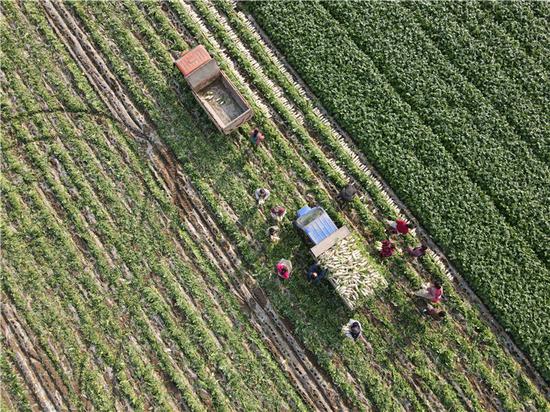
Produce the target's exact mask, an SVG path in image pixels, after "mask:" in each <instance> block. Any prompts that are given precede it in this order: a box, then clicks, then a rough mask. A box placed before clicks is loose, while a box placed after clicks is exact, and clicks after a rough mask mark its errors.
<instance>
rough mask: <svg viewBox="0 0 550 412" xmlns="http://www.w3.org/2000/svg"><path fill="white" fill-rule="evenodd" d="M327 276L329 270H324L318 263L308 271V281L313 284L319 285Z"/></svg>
mask: <svg viewBox="0 0 550 412" xmlns="http://www.w3.org/2000/svg"><path fill="white" fill-rule="evenodd" d="M326 275H327V270H326V269H323V268H322V267H321V266H320V265H318V264H317V263H314V264H313V265H311V266H310V267H309V269H308V270H307V280H308V281H310V282H312V283H315V284H317V283H319V282H320V281H321V279H323V278H324V277H325V276H326Z"/></svg>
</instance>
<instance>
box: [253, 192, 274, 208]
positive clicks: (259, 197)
mask: <svg viewBox="0 0 550 412" xmlns="http://www.w3.org/2000/svg"><path fill="white" fill-rule="evenodd" d="M270 194H271V193H269V190H267V189H264V188H260V189H256V191H255V192H254V197H255V198H256V202H257V203H258V206H261V205H263V204H264V203H265V201H266V200H267V199H269V195H270Z"/></svg>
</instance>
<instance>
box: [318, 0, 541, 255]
mask: <svg viewBox="0 0 550 412" xmlns="http://www.w3.org/2000/svg"><path fill="white" fill-rule="evenodd" d="M323 5H324V6H325V7H326V8H327V9H328V10H329V11H330V13H331V15H332V16H333V17H335V18H336V19H337V20H338V21H339V22H340V24H341V25H342V26H344V27H346V30H347V32H348V33H349V35H350V37H351V39H353V41H354V42H355V44H357V45H358V47H359V48H360V49H361V50H362V51H363V52H364V53H365V54H366V55H367V56H369V58H371V59H372V60H373V62H374V63H375V65H376V67H377V69H378V70H379V71H380V72H381V73H382V74H383V75H384V76H385V78H386V79H388V81H389V82H390V83H391V85H392V87H393V88H394V90H396V92H397V93H399V95H400V96H401V98H402V99H403V100H404V101H405V102H407V103H408V104H409V105H410V106H411V107H412V108H413V109H414V111H415V112H416V113H418V115H419V116H420V118H421V120H422V122H423V123H424V124H425V125H427V126H428V127H429V128H430V129H431V130H432V131H433V132H434V134H435V136H436V137H437V138H438V140H439V141H440V142H441V143H442V144H443V145H444V146H445V148H446V149H447V150H448V151H449V153H451V154H452V155H453V157H454V159H456V161H457V163H458V164H459V165H460V166H461V167H462V168H463V169H464V170H466V171H467V172H468V176H469V177H470V178H471V179H472V180H473V181H475V182H476V183H477V184H478V185H479V186H480V187H481V188H483V191H484V192H485V193H487V194H488V195H489V196H490V197H491V199H492V200H493V201H494V202H495V204H496V205H497V207H498V210H499V211H501V212H502V213H503V214H504V216H505V217H506V219H507V222H508V223H509V224H510V225H511V226H512V227H514V228H516V229H517V231H518V232H519V233H521V234H522V236H523V237H524V238H525V239H526V240H527V242H528V243H530V244H531V245H532V247H533V249H534V250H535V251H536V252H537V254H538V255H539V256H540V257H541V259H542V260H543V261H545V262H548V261H550V260H549V259H550V246H548V245H546V244H545V242H539V240H540V239H543V238H544V236H545V233H548V231H550V224H547V225H546V224H545V223H543V222H544V220H545V219H544V216H546V215H548V213H550V209H549V208H550V205H548V202H547V201H546V199H547V198H548V197H549V196H550V187H547V185H546V183H545V182H547V181H550V169H549V168H548V166H547V164H545V163H543V162H542V161H539V160H538V158H537V157H535V156H534V155H533V153H531V150H530V149H529V147H528V146H527V145H525V144H523V142H522V140H521V139H520V138H518V137H517V136H516V135H515V133H514V132H513V130H511V129H510V128H509V127H506V121H505V119H503V118H502V116H500V114H499V113H498V112H497V111H496V110H495V109H494V108H493V107H492V106H491V105H490V104H487V101H486V99H484V97H483V95H481V94H480V93H479V92H477V91H476V89H475V88H474V87H472V85H471V84H470V83H468V82H467V81H465V80H464V78H463V77H461V76H460V74H458V73H457V72H456V70H455V69H454V67H453V66H452V65H450V64H449V63H448V62H447V61H446V59H445V57H444V56H443V55H442V54H441V53H440V52H439V50H438V49H437V48H435V47H434V46H433V45H432V44H431V43H430V42H429V40H427V39H426V38H425V36H424V35H423V33H422V32H421V30H420V29H419V27H418V26H415V24H414V22H413V21H412V19H411V18H409V16H408V15H407V13H403V11H402V10H401V9H399V8H387V7H385V6H384V5H376V4H372V5H365V6H364V7H360V8H356V7H351V6H350V5H349V4H344V3H338V4H337V3H323ZM403 27H405V28H406V29H402V28H403ZM415 29H416V30H415ZM365 34H368V35H366V36H365ZM418 50H420V52H419V51H418Z"/></svg>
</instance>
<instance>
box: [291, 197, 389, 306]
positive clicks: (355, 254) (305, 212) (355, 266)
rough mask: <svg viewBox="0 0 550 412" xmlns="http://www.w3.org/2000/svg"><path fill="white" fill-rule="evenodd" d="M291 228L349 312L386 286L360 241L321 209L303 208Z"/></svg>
mask: <svg viewBox="0 0 550 412" xmlns="http://www.w3.org/2000/svg"><path fill="white" fill-rule="evenodd" d="M294 224H295V226H296V227H297V228H298V229H300V230H301V231H302V232H303V234H304V235H305V236H306V238H307V240H308V242H309V243H310V244H311V245H312V247H311V248H310V253H311V254H312V256H313V258H314V259H315V260H316V261H317V263H318V264H319V265H321V266H322V267H323V268H325V269H327V270H328V275H327V278H328V280H329V282H330V283H331V284H332V285H333V286H334V287H335V289H336V291H337V293H338V294H339V295H340V297H341V298H342V300H343V301H344V303H345V304H346V306H347V307H348V308H349V309H351V310H353V309H355V308H356V307H357V306H358V305H359V304H360V303H361V302H362V301H364V300H365V299H366V298H368V297H369V296H371V295H372V294H373V293H374V292H375V291H376V290H377V289H379V288H382V287H385V286H387V281H386V279H385V278H384V277H383V276H382V275H381V274H380V273H379V271H378V270H377V267H378V263H377V262H376V261H375V260H374V258H373V257H372V256H370V255H369V253H368V252H367V250H366V248H365V247H364V245H363V240H362V239H361V237H360V236H358V235H357V234H356V233H353V232H352V231H350V230H349V228H348V227H347V226H342V227H341V228H338V227H337V226H336V224H335V223H334V221H333V220H332V219H331V217H330V216H329V215H328V213H327V212H326V211H325V210H324V209H323V208H322V207H319V206H317V207H313V208H312V207H309V206H304V207H302V208H301V209H300V210H298V212H297V213H296V220H295V222H294Z"/></svg>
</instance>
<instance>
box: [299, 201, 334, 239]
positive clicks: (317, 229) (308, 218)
mask: <svg viewBox="0 0 550 412" xmlns="http://www.w3.org/2000/svg"><path fill="white" fill-rule="evenodd" d="M296 217H297V219H296V226H297V227H298V228H300V229H301V230H303V231H304V233H305V234H306V235H307V236H308V238H309V239H310V240H311V241H312V242H313V243H314V244H315V245H318V244H319V243H321V242H322V241H323V240H325V239H326V238H327V237H329V236H330V235H332V234H333V233H334V232H336V231H337V230H338V228H337V227H336V225H335V224H334V222H333V221H332V219H331V218H330V216H329V215H328V214H327V212H325V211H324V209H323V208H322V207H314V208H310V207H309V206H304V207H303V208H301V209H300V210H298V212H297V214H296Z"/></svg>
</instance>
